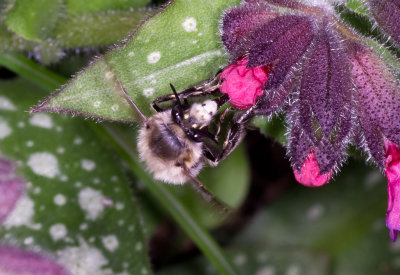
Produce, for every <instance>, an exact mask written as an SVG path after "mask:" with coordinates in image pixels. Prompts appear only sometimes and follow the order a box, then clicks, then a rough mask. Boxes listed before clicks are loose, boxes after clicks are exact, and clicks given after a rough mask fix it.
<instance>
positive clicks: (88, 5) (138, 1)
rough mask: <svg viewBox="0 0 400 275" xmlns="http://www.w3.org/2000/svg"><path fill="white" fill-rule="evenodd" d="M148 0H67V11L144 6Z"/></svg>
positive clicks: (82, 11)
mask: <svg viewBox="0 0 400 275" xmlns="http://www.w3.org/2000/svg"><path fill="white" fill-rule="evenodd" d="M149 2H150V0H91V1H80V0H68V1H67V4H66V6H67V10H68V12H69V13H88V12H98V11H105V10H110V11H111V10H129V9H137V8H142V7H145V6H146V5H147V4H149Z"/></svg>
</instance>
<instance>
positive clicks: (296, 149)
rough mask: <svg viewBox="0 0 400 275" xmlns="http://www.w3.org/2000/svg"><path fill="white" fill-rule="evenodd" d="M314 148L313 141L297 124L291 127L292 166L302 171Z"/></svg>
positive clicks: (290, 149)
mask: <svg viewBox="0 0 400 275" xmlns="http://www.w3.org/2000/svg"><path fill="white" fill-rule="evenodd" d="M311 149H312V143H311V141H310V140H309V139H308V138H307V137H306V136H305V134H304V133H303V132H302V131H301V129H300V128H298V127H297V126H292V127H291V129H290V136H289V145H288V153H289V155H290V158H291V162H292V166H293V167H294V168H295V169H297V170H298V171H300V169H301V167H302V165H303V163H304V161H305V160H306V158H307V156H308V153H309V152H310V151H311Z"/></svg>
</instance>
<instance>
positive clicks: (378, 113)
mask: <svg viewBox="0 0 400 275" xmlns="http://www.w3.org/2000/svg"><path fill="white" fill-rule="evenodd" d="M369 2H370V8H371V10H372V11H373V14H376V20H377V21H378V23H382V28H383V29H384V30H385V31H386V32H387V33H388V34H390V35H392V36H393V37H394V39H395V40H396V37H397V38H398V37H400V36H399V35H400V28H399V27H398V26H399V25H398V22H399V21H400V5H399V2H398V1H396V0H392V1H372V0H371V1H369ZM384 2H387V3H386V4H382V3H384ZM389 6H390V7H393V9H392V11H390V7H389ZM379 11H382V13H383V14H380V13H379ZM395 35H397V36H395ZM221 38H222V41H223V43H224V46H225V48H226V49H227V51H228V52H229V53H230V54H231V56H232V60H231V65H230V66H228V67H227V68H226V69H225V70H224V71H223V72H222V74H221V81H222V84H221V91H222V92H223V93H227V94H228V95H229V96H230V98H231V103H232V104H233V105H235V106H237V107H239V108H241V109H243V108H249V107H251V106H252V107H251V108H252V110H253V112H254V114H255V115H261V116H272V115H274V114H276V113H278V112H281V111H283V112H286V117H287V121H288V124H289V132H288V135H287V136H288V155H289V156H290V159H291V163H292V166H293V170H294V173H295V177H296V179H297V180H298V181H299V182H300V183H302V184H303V185H306V186H321V185H323V184H325V183H327V182H328V181H329V180H330V179H331V177H332V174H333V173H334V172H337V171H338V169H339V167H340V166H341V165H342V164H343V162H344V161H345V159H346V157H347V155H346V148H347V147H348V145H349V144H354V145H357V146H359V147H360V148H361V149H363V150H364V151H365V152H367V153H368V154H369V155H370V156H371V157H372V158H373V159H374V160H375V161H376V163H377V164H378V165H379V166H380V167H381V169H382V170H383V171H385V172H386V175H387V178H388V183H389V188H388V190H389V206H388V214H387V226H388V227H389V229H390V230H391V238H392V240H395V239H396V235H397V230H400V88H399V82H398V80H397V78H396V77H395V75H394V74H393V72H392V71H391V69H390V68H389V67H388V65H386V63H385V62H384V61H383V60H382V58H381V57H380V56H379V55H378V54H377V53H376V52H375V51H374V50H372V49H371V48H370V47H369V46H368V45H367V42H366V41H367V40H366V39H364V38H362V37H360V36H359V35H358V34H356V33H354V31H353V30H352V29H350V28H348V27H347V26H346V25H345V24H344V23H342V22H341V21H340V19H338V18H337V17H336V15H335V14H334V12H333V11H332V10H331V9H324V7H310V6H305V5H303V4H301V3H300V2H296V1H284V0H268V1H261V0H248V1H244V2H243V3H242V5H241V6H239V7H235V8H232V9H230V10H228V11H227V12H226V13H225V14H224V17H223V20H222V24H221ZM399 41H400V39H399ZM265 68H268V69H267V70H266V69H265ZM260 82H261V84H260ZM260 90H261V91H260ZM256 98H258V100H257V101H255V99H256Z"/></svg>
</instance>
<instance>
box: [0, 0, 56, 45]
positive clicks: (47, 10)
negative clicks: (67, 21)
mask: <svg viewBox="0 0 400 275" xmlns="http://www.w3.org/2000/svg"><path fill="white" fill-rule="evenodd" d="M62 6H63V1H62V0H16V1H13V6H12V7H11V8H9V11H8V13H7V15H6V18H5V20H4V22H5V24H6V25H7V26H8V27H9V28H10V29H11V30H12V31H13V32H15V33H16V34H18V35H19V36H21V37H22V38H24V39H27V40H32V41H36V42H39V41H42V40H44V39H46V38H47V37H48V36H49V35H50V34H51V33H52V31H53V28H54V25H55V24H56V22H57V19H58V17H59V14H60V13H61V11H62Z"/></svg>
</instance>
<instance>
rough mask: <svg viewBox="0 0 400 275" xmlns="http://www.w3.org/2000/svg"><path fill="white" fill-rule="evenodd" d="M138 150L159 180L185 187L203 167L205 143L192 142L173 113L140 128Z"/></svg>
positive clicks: (168, 113) (154, 118)
mask: <svg viewBox="0 0 400 275" xmlns="http://www.w3.org/2000/svg"><path fill="white" fill-rule="evenodd" d="M138 151H139V155H140V158H141V160H142V161H143V162H144V163H145V164H146V166H147V170H148V171H149V172H151V173H152V174H153V176H154V178H155V179H156V180H160V181H164V182H167V183H172V184H183V183H185V182H187V181H189V180H190V178H189V177H188V175H187V172H185V169H184V168H186V170H187V171H189V172H190V175H191V176H192V177H196V176H197V175H198V173H199V172H200V170H201V168H202V167H203V148H202V143H198V142H194V141H191V140H190V139H189V138H188V137H187V136H186V134H185V133H184V132H183V131H182V129H181V128H180V127H179V126H178V125H177V124H176V123H174V122H173V120H172V119H171V113H170V111H165V112H161V113H157V114H155V115H153V116H152V117H150V118H149V119H148V121H147V122H146V123H145V125H144V126H143V127H142V128H141V129H140V131H139V135H138Z"/></svg>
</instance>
